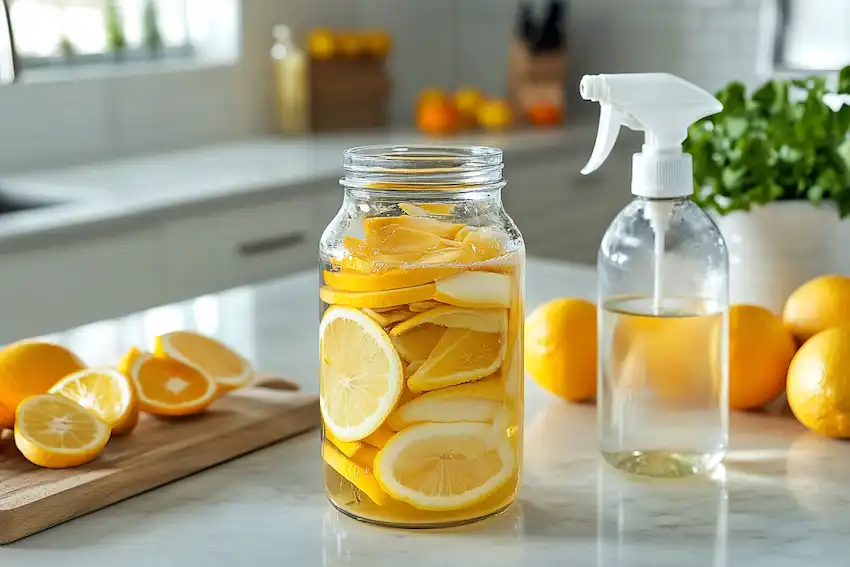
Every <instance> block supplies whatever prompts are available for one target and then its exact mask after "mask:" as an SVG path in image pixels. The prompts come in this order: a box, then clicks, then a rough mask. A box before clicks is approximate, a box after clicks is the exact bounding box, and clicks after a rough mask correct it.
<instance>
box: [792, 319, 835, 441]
mask: <svg viewBox="0 0 850 567" xmlns="http://www.w3.org/2000/svg"><path fill="white" fill-rule="evenodd" d="M786 392H787V394H788V405H789V406H790V407H791V411H792V412H794V415H795V416H796V417H797V419H798V420H799V421H800V423H802V424H803V425H805V426H806V427H808V428H809V429H811V430H812V431H815V432H817V433H820V434H821V435H826V436H828V437H838V438H847V437H850V327H836V328H834V329H829V330H827V331H823V332H821V333H818V334H817V335H815V336H813V337H811V338H810V339H809V340H808V341H806V343H805V344H804V345H803V346H802V347H800V350H799V351H797V354H795V355H794V358H793V360H792V361H791V366H790V368H789V369H788V382H787V384H786Z"/></svg>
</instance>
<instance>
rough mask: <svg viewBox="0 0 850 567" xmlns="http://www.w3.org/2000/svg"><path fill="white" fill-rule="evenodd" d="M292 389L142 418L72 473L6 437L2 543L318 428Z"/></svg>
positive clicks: (0, 486)
mask: <svg viewBox="0 0 850 567" xmlns="http://www.w3.org/2000/svg"><path fill="white" fill-rule="evenodd" d="M292 388H293V387H292V385H291V383H289V382H286V381H283V380H267V381H265V382H264V383H263V385H262V386H255V387H252V388H247V389H245V390H242V391H239V392H235V393H232V394H230V395H228V396H227V397H225V398H222V399H220V400H217V401H216V402H215V403H214V404H213V405H212V406H211V407H210V409H209V410H208V411H207V412H206V413H205V414H203V415H199V416H192V417H184V418H171V419H163V418H157V417H154V416H150V415H142V418H141V422H140V423H139V426H138V427H137V428H136V430H135V431H134V432H133V434H131V435H128V436H126V437H116V438H114V439H112V440H110V442H109V445H107V447H106V450H105V451H104V452H103V454H101V455H100V457H98V458H97V460H95V461H94V462H92V463H89V464H87V465H84V466H82V467H78V468H75V469H64V470H50V469H43V468H40V467H37V466H35V465H33V464H31V463H29V462H28V461H27V460H26V459H24V458H23V457H22V456H21V455H20V453H18V451H17V448H16V447H15V442H14V440H13V439H11V438H10V437H8V435H9V432H7V433H6V435H7V437H6V438H4V439H3V440H2V441H0V544H7V543H10V542H13V541H17V540H19V539H21V538H25V537H27V536H29V535H32V534H34V533H37V532H40V531H42V530H44V529H47V528H49V527H52V526H55V525H57V524H61V523H62V522H66V521H68V520H71V519H73V518H77V517H79V516H82V515H83V514H88V513H89V512H93V511H95V510H99V509H101V508H105V507H106V506H109V505H110V504H114V503H116V502H119V501H121V500H124V499H126V498H130V497H131V496H136V495H137V494H141V493H142V492H145V491H147V490H150V489H152V488H156V487H157V486H161V485H163V484H166V483H168V482H171V481H173V480H176V479H179V478H182V477H185V476H188V475H190V474H193V473H196V472H198V471H202V470H204V469H206V468H209V467H211V466H213V465H217V464H219V463H223V462H224V461H227V460H230V459H233V458H234V457H238V456H240V455H244V454H245V453H248V452H250V451H253V450H255V449H259V448H260V447H265V446H266V445H270V444H272V443H276V442H278V441H281V440H283V439H287V438H289V437H292V436H294V435H297V434H299V433H302V432H304V431H307V430H308V429H312V428H314V427H317V426H318V425H319V423H320V416H319V402H318V398H317V397H316V396H314V395H308V394H303V393H299V392H295V391H293V390H292Z"/></svg>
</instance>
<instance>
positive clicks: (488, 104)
mask: <svg viewBox="0 0 850 567" xmlns="http://www.w3.org/2000/svg"><path fill="white" fill-rule="evenodd" d="M476 118H477V119H478V124H479V125H480V126H481V127H483V128H485V129H487V130H503V129H505V128H507V127H508V126H510V124H511V122H512V121H513V112H512V111H511V107H510V105H509V104H508V103H507V102H505V101H503V100H488V101H484V102H482V103H481V104H480V105H479V106H478V111H477V112H476Z"/></svg>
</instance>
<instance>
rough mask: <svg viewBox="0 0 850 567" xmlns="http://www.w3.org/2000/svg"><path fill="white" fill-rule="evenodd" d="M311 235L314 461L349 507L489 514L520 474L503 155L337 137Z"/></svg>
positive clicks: (375, 517)
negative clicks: (330, 193) (338, 167)
mask: <svg viewBox="0 0 850 567" xmlns="http://www.w3.org/2000/svg"><path fill="white" fill-rule="evenodd" d="M344 169H345V177H344V178H343V179H342V180H341V181H340V183H341V185H342V186H343V187H344V189H345V197H344V199H343V203H342V208H341V209H340V211H339V213H338V214H337V216H336V218H334V219H333V221H332V222H331V224H330V225H329V226H328V227H327V228H326V229H325V232H324V234H323V235H322V240H321V243H320V246H319V262H320V264H321V270H322V282H321V290H320V298H321V323H320V331H319V334H320V350H321V362H320V399H321V409H322V420H323V442H322V458H323V460H324V463H325V466H324V469H325V471H324V478H325V488H326V491H327V494H328V498H329V499H330V501H331V502H332V503H333V505H334V506H336V507H337V508H338V509H339V510H340V511H342V512H343V513H345V514H347V515H349V516H352V517H354V518H357V519H360V520H365V521H368V522H373V523H377V524H383V525H388V526H395V527H445V526H452V525H458V524H463V523H468V522H472V521H476V520H479V519H482V518H486V517H489V516H492V515H495V514H498V513H499V512H501V511H503V510H505V509H506V508H507V507H508V506H509V505H510V503H511V502H512V501H513V500H514V497H515V494H516V491H517V488H518V486H519V480H520V465H521V457H522V403H523V362H522V330H523V277H524V271H525V246H524V244H523V241H522V236H521V235H520V233H519V231H518V230H517V228H516V226H515V225H514V223H513V221H512V220H511V219H510V217H508V215H507V213H506V212H505V210H504V208H503V207H502V202H501V190H502V188H503V187H504V186H505V181H504V180H503V178H502V152H501V150H498V149H495V148H487V147H479V146H455V147H411V146H399V147H394V146H368V147H360V148H354V149H350V150H347V151H346V152H345V156H344Z"/></svg>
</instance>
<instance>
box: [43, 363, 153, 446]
mask: <svg viewBox="0 0 850 567" xmlns="http://www.w3.org/2000/svg"><path fill="white" fill-rule="evenodd" d="M50 393H51V394H59V395H60V396H62V397H65V398H68V399H69V400H71V401H73V402H76V403H78V404H80V405H81V406H83V407H84V408H86V409H88V410H91V411H93V412H94V413H96V414H97V416H98V417H99V418H101V419H102V420H103V421H105V422H106V423H107V424H108V425H109V426H110V427H111V428H112V434H113V435H126V434H127V433H130V432H131V431H133V429H135V427H136V425H137V424H138V423H139V408H138V399H137V397H136V391H135V389H134V388H133V385H132V383H131V382H130V379H129V378H127V376H125V375H124V374H122V373H120V372H118V371H117V370H115V369H114V368H86V369H84V370H80V371H79V372H74V373H73V374H70V375H68V376H66V377H65V378H62V379H61V380H59V382H57V383H56V384H55V385H54V386H53V387H52V388H50Z"/></svg>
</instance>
